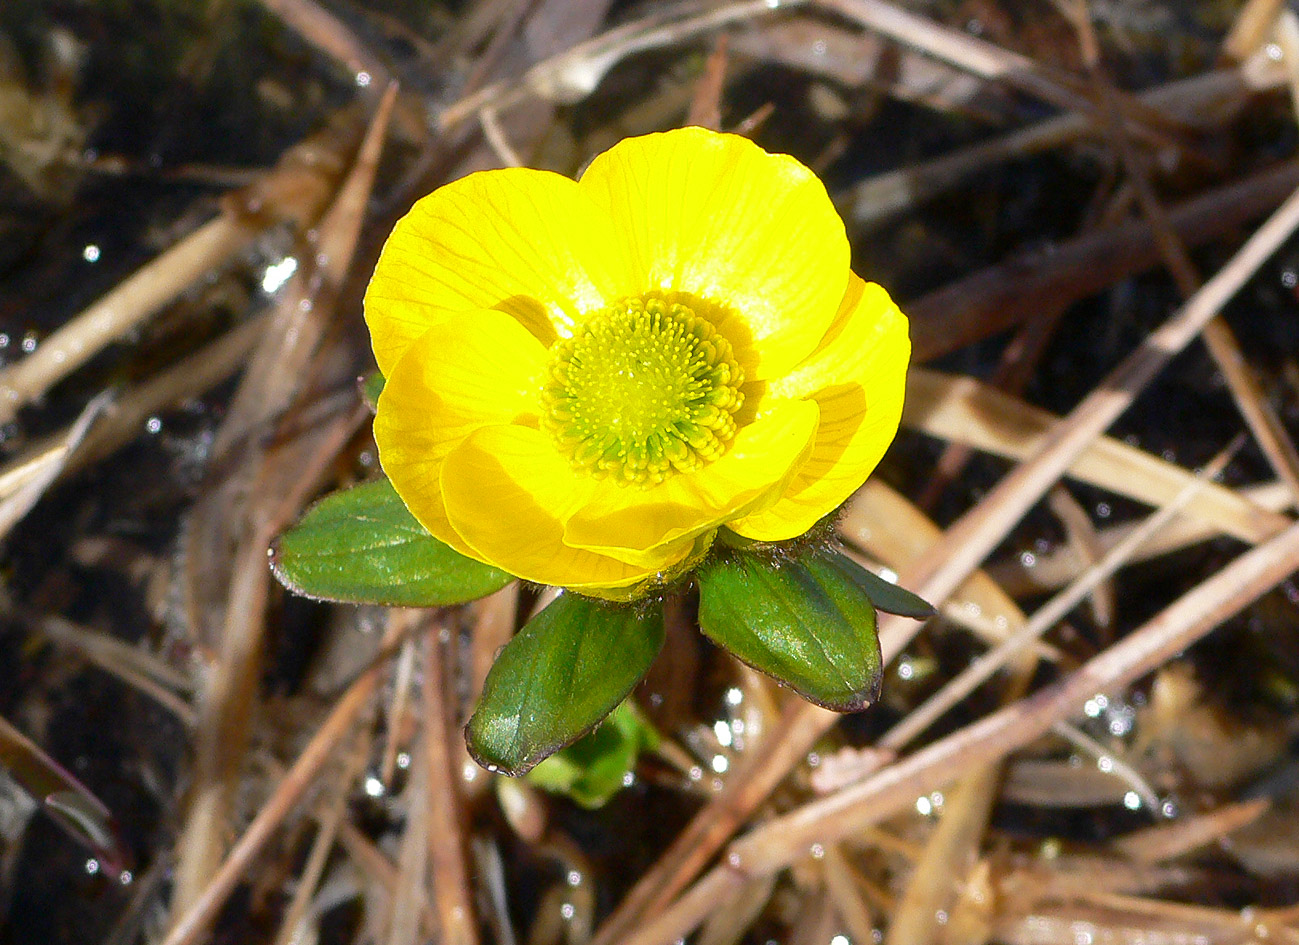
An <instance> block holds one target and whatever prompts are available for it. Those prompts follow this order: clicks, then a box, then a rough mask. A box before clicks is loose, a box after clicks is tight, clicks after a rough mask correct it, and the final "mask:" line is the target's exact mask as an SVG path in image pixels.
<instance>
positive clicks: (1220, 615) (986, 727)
mask: <svg viewBox="0 0 1299 945" xmlns="http://www.w3.org/2000/svg"><path fill="white" fill-rule="evenodd" d="M1296 562H1299V525H1296V526H1293V527H1291V528H1290V529H1288V530H1287V531H1285V532H1284V533H1282V534H1281V535H1278V536H1277V537H1276V538H1274V539H1272V540H1271V541H1270V542H1268V543H1267V544H1266V545H1262V546H1260V547H1258V548H1255V549H1253V550H1251V551H1248V552H1246V553H1245V554H1243V555H1241V556H1240V557H1239V558H1237V559H1236V560H1235V561H1233V562H1232V563H1231V564H1229V565H1228V566H1227V567H1225V568H1223V569H1222V570H1221V571H1219V572H1218V573H1217V574H1215V575H1213V576H1212V577H1210V578H1209V579H1208V580H1206V581H1204V582H1203V583H1201V584H1199V585H1197V586H1196V587H1195V588H1193V589H1192V590H1191V591H1189V592H1187V593H1186V594H1185V595H1183V596H1182V597H1180V598H1178V600H1177V601H1175V602H1174V603H1173V604H1171V605H1170V606H1169V607H1167V608H1165V609H1164V610H1163V611H1161V612H1160V613H1159V614H1157V615H1156V616H1155V617H1154V618H1152V619H1151V620H1150V621H1149V622H1147V623H1146V624H1144V625H1143V626H1142V627H1140V628H1138V629H1137V630H1135V631H1133V632H1132V633H1131V634H1130V635H1128V636H1127V637H1126V638H1124V639H1123V640H1122V641H1120V642H1119V643H1117V644H1115V645H1114V646H1112V647H1110V648H1109V649H1108V650H1106V651H1104V652H1103V653H1101V654H1099V655H1098V656H1096V657H1094V658H1093V659H1091V660H1090V661H1088V662H1087V663H1086V664H1084V665H1083V666H1082V667H1080V668H1079V669H1078V671H1077V672H1075V673H1073V674H1072V675H1070V676H1068V677H1066V678H1065V679H1063V680H1061V681H1060V682H1058V683H1055V684H1053V685H1051V686H1048V687H1046V688H1045V689H1042V690H1039V691H1038V692H1036V693H1034V694H1033V695H1032V696H1029V697H1028V698H1026V699H1023V700H1021V701H1019V702H1017V703H1015V704H1014V705H1011V706H1008V707H1006V708H1004V709H1001V710H999V711H997V712H994V713H993V714H992V715H989V716H986V717H985V718H983V719H981V720H979V721H978V722H975V723H974V724H972V725H969V726H966V727H965V728H963V729H960V730H959V731H957V732H955V733H953V734H952V735H949V736H947V737H946V738H944V739H942V740H941V741H939V742H936V743H935V744H933V745H930V746H929V747H928V748H925V749H922V750H921V751H919V752H917V753H916V754H914V755H911V756H909V757H907V758H905V759H902V760H901V761H898V762H897V763H895V764H893V765H891V766H889V767H888V768H885V769H884V770H883V771H881V772H880V773H878V774H876V775H875V776H873V777H871V778H870V779H868V780H867V781H865V782H864V783H862V784H860V785H855V786H852V787H849V788H846V789H845V790H843V791H840V792H839V793H838V794H835V795H831V796H830V797H827V798H824V799H822V800H817V801H813V802H811V803H809V804H806V805H804V806H802V807H800V808H797V809H795V810H793V811H791V812H789V813H786V814H783V815H781V816H779V817H776V818H774V819H772V820H769V821H767V822H766V823H764V824H763V825H762V826H761V827H758V828H757V829H755V830H753V831H752V832H751V833H749V834H748V835H746V836H745V837H743V838H742V839H741V840H739V841H737V842H736V843H734V844H732V846H731V849H730V852H729V853H728V854H727V855H726V857H725V859H724V865H721V866H718V867H715V868H714V869H713V870H712V871H711V872H709V873H707V874H705V875H704V877H703V878H701V879H700V880H699V881H698V882H697V883H696V884H695V885H694V886H693V887H691V888H690V889H689V890H688V891H687V892H686V893H685V894H684V895H683V896H682V897H681V898H680V900H678V901H677V902H675V903H673V904H672V905H671V906H670V907H668V908H667V909H665V910H664V911H663V912H661V913H660V914H659V915H658V916H657V918H656V919H655V920H654V921H653V922H652V923H650V924H649V925H648V926H647V927H646V928H645V929H643V930H642V931H640V932H638V933H636V934H632V935H630V936H628V937H627V938H626V939H624V940H623V945H668V943H670V942H673V941H675V940H676V939H678V938H680V937H683V936H685V935H687V934H689V932H690V931H691V930H692V929H694V928H695V927H697V926H698V924H699V922H700V921H702V918H703V915H704V914H706V912H707V906H706V902H707V900H708V899H709V898H712V899H714V900H715V899H717V898H720V897H721V896H722V895H725V893H726V892H727V891H733V890H735V889H737V888H740V886H741V885H742V883H743V881H744V877H746V876H753V875H763V874H767V873H770V872H773V871H775V870H778V869H781V868H782V867H784V866H787V865H788V864H790V863H792V862H793V861H794V860H795V859H796V858H798V857H800V856H802V855H803V854H804V852H805V851H806V850H808V849H809V848H810V846H811V845H812V844H813V843H823V844H824V843H835V842H838V841H839V840H841V839H844V838H846V837H849V836H852V835H854V834H856V833H858V832H859V831H861V830H862V829H863V828H865V827H866V826H868V825H870V824H874V823H878V822H879V821H880V820H882V819H884V818H886V817H888V816H890V815H892V814H894V813H896V812H898V811H899V810H902V809H903V808H905V807H906V806H907V805H909V804H910V803H911V802H912V799H913V798H915V797H916V796H918V795H921V794H927V793H929V792H930V791H933V790H937V789H938V788H940V787H942V785H944V784H946V783H947V782H948V781H950V780H951V779H952V778H954V777H958V776H959V775H960V773H961V772H963V771H968V770H969V769H970V767H971V766H975V765H980V764H985V763H987V762H989V761H992V760H995V759H997V758H1002V757H1004V756H1005V755H1007V754H1009V753H1010V752H1011V751H1014V750H1015V749H1017V748H1020V747H1023V746H1025V745H1027V744H1029V743H1031V742H1032V741H1034V740H1036V739H1037V738H1039V737H1041V736H1042V735H1043V734H1045V733H1046V732H1047V731H1049V730H1050V728H1051V726H1052V725H1054V724H1055V722H1057V721H1059V720H1061V719H1066V718H1069V717H1070V716H1071V715H1072V714H1073V713H1074V712H1076V711H1077V710H1078V706H1079V705H1080V704H1081V703H1082V702H1083V701H1084V700H1085V699H1087V698H1088V697H1090V696H1091V695H1093V694H1095V693H1097V692H1104V691H1111V690H1114V689H1118V688H1121V687H1123V686H1125V685H1128V684H1130V683H1131V682H1133V681H1134V680H1136V679H1137V678H1139V677H1141V676H1143V675H1145V674H1146V673H1148V672H1150V671H1151V670H1153V669H1155V668H1156V667H1158V666H1159V665H1160V664H1162V663H1163V662H1164V661H1166V660H1167V659H1169V658H1171V657H1172V656H1174V655H1176V654H1177V653H1179V652H1180V651H1181V650H1183V649H1185V648H1186V647H1188V646H1190V645H1191V644H1192V643H1194V642H1195V641H1197V640H1199V639H1200V638H1201V637H1203V636H1205V635H1206V634H1208V633H1209V632H1211V631H1212V630H1213V629H1214V628H1215V627H1217V626H1218V625H1219V624H1220V623H1221V622H1222V621H1224V620H1226V619H1228V618H1229V617H1231V616H1232V615H1233V614H1235V613H1236V612H1238V611H1239V610H1240V609H1241V608H1243V607H1245V606H1248V605H1249V604H1250V603H1252V602H1253V601H1254V600H1256V599H1257V598H1258V597H1259V596H1260V595H1262V594H1263V593H1265V592H1266V591H1267V590H1269V589H1271V588H1272V587H1275V586H1276V585H1277V584H1278V583H1280V582H1281V581H1283V580H1284V579H1285V578H1286V577H1287V576H1288V575H1289V574H1290V573H1291V572H1293V571H1294V569H1295V566H1296ZM168 945H170V943H168Z"/></svg>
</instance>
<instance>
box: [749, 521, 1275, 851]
mask: <svg viewBox="0 0 1299 945" xmlns="http://www.w3.org/2000/svg"><path fill="white" fill-rule="evenodd" d="M1297 566H1299V525H1295V526H1291V527H1290V528H1289V529H1287V530H1286V531H1285V532H1283V533H1282V534H1280V535H1278V536H1277V537H1276V538H1274V539H1272V540H1271V541H1269V542H1268V543H1267V544H1265V545H1260V546H1259V547H1257V548H1254V549H1252V550H1250V551H1247V552H1245V553H1244V554H1242V555H1241V556H1240V557H1238V558H1237V559H1235V560H1234V561H1233V562H1231V564H1229V565H1227V566H1226V567H1225V568H1223V569H1222V570H1221V571H1219V572H1217V573H1216V574H1214V575H1213V576H1212V577H1210V578H1208V579H1207V580H1205V581H1203V582H1202V583H1200V584H1198V585H1196V586H1195V587H1194V588H1192V589H1191V590H1190V591H1188V592H1187V593H1186V594H1184V595H1182V596H1181V597H1180V598H1178V599H1177V600H1176V601H1174V602H1173V603H1172V604H1170V605H1169V606H1168V607H1166V608H1165V609H1164V610H1162V611H1161V612H1160V613H1159V614H1157V615H1156V616H1155V617H1153V618H1152V619H1151V620H1149V621H1148V622H1147V623H1145V624H1144V625H1142V626H1141V627H1140V628H1138V629H1137V630H1134V631H1133V632H1132V633H1131V634H1129V635H1128V636H1127V637H1125V638H1124V639H1123V640H1121V641H1119V642H1118V643H1116V644H1114V645H1113V646H1111V647H1110V648H1109V649H1107V650H1105V651H1104V652H1102V653H1100V654H1099V655H1097V656H1095V657H1093V658H1092V659H1091V660H1089V661H1088V662H1087V663H1085V664H1083V666H1081V667H1080V668H1079V669H1078V670H1077V671H1076V672H1074V673H1072V674H1071V675H1069V676H1067V677H1066V678H1064V679H1063V680H1061V681H1060V682H1058V683H1054V684H1052V685H1050V686H1047V687H1046V688H1044V689H1042V690H1039V691H1038V692H1036V693H1034V694H1033V695H1031V696H1029V697H1028V698H1026V699H1023V700H1021V701H1020V702H1018V703H1015V704H1014V705H1012V706H1009V707H1007V708H1005V709H1001V710H999V711H997V712H994V713H993V714H992V715H989V716H987V717H985V718H983V719H981V720H979V721H978V722H975V723H973V724H972V725H969V726H967V727H965V728H963V729H961V730H959V731H958V732H956V733H954V734H953V735H950V736H948V737H947V738H944V739H942V740H941V741H939V742H936V743H935V744H933V745H930V746H929V747H927V748H924V749H922V750H920V751H919V752H917V753H916V754H914V755H911V756H909V757H907V758H904V759H902V760H901V761H898V762H897V763H895V764H893V765H891V766H890V767H888V768H886V769H884V770H883V771H881V772H880V773H879V774H878V775H875V776H874V777H872V778H870V779H869V780H867V781H866V782H864V783H862V784H860V785H854V786H852V787H849V788H846V789H845V790H843V791H841V792H839V794H837V795H833V796H831V797H828V798H825V799H824V800H820V801H814V802H812V803H811V804H808V805H805V806H804V807H802V808H799V809H797V810H795V811H792V812H790V813H788V814H784V815H781V816H780V817H777V818H775V819H773V820H771V821H768V822H767V823H765V824H763V825H762V826H761V827H759V828H758V829H756V830H754V831H753V832H752V833H750V834H749V835H747V836H746V837H744V838H743V839H742V840H740V841H738V842H737V843H736V844H735V845H734V847H733V850H732V853H733V855H732V856H731V857H730V860H729V862H730V863H731V864H732V865H733V866H734V865H743V866H744V868H745V869H746V870H748V871H751V872H765V871H767V870H770V869H778V868H780V867H781V866H783V865H785V864H786V863H789V862H790V861H791V858H792V857H794V856H797V855H799V854H800V853H801V851H802V850H804V849H806V847H807V846H808V844H810V843H812V842H813V841H817V840H819V841H821V842H834V841H836V840H837V839H839V838H840V837H844V836H849V835H851V834H852V832H853V831H855V830H858V829H860V828H861V827H862V826H864V825H866V824H870V823H877V822H878V821H879V820H881V819H883V818H884V817H887V816H888V815H889V814H891V813H893V812H894V811H896V810H899V809H901V808H902V807H904V806H905V805H907V804H908V803H910V801H911V799H912V798H914V797H916V796H917V795H919V794H925V793H928V792H929V791H932V790H935V789H937V788H939V787H941V786H942V784H944V783H945V782H946V781H948V780H950V779H951V778H952V777H953V776H955V775H957V774H959V773H960V772H961V771H963V770H967V769H968V766H969V765H971V764H979V763H981V762H984V761H987V760H991V759H993V758H1000V757H1004V756H1005V755H1006V754H1008V753H1009V752H1010V751H1013V750H1015V749H1016V748H1019V747H1022V746H1024V745H1027V744H1029V743H1030V742H1032V741H1034V740H1035V739H1037V738H1039V737H1040V736H1041V735H1043V734H1045V733H1046V732H1047V731H1049V730H1050V728H1051V726H1052V725H1054V724H1055V723H1056V722H1057V721H1059V720H1061V719H1067V718H1069V717H1071V716H1072V715H1073V714H1074V713H1075V712H1077V711H1078V710H1079V706H1081V705H1082V703H1083V702H1084V701H1085V700H1086V699H1088V698H1090V697H1091V696H1092V695H1094V694H1096V693H1098V692H1113V691H1115V690H1118V689H1121V688H1122V687H1124V686H1126V685H1128V684H1130V683H1132V682H1133V681H1135V680H1136V679H1138V678H1140V677H1141V676H1144V675H1145V674H1147V673H1149V672H1151V671H1152V670H1154V669H1156V668H1157V667H1159V666H1160V665H1162V664H1163V663H1164V662H1165V661H1166V660H1168V659H1170V658H1171V657H1173V656H1175V655H1176V654H1178V653H1180V652H1181V651H1182V650H1184V649H1186V648H1187V647H1189V646H1190V645H1191V644H1192V643H1194V642H1196V641H1197V640H1199V639H1200V638H1202V637H1204V636H1205V635H1207V634H1208V633H1210V632H1211V631H1212V630H1213V629H1214V628H1216V627H1217V626H1218V625H1219V624H1221V623H1222V622H1223V621H1225V620H1227V619H1229V618H1230V617H1231V616H1233V615H1234V614H1236V613H1238V612H1239V611H1240V610H1241V609H1242V608H1244V607H1246V606H1248V605H1249V604H1251V603H1252V602H1253V601H1255V600H1257V599H1258V597H1259V596H1261V595H1262V594H1264V593H1265V592H1267V591H1268V590H1270V589H1271V588H1273V587H1275V586H1276V585H1277V584H1279V583H1280V582H1281V581H1283V580H1285V578H1286V577H1287V576H1289V575H1290V574H1291V573H1293V572H1294V571H1295V569H1296V567H1297Z"/></svg>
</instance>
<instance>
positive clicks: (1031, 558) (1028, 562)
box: [1019, 551, 1037, 568]
mask: <svg viewBox="0 0 1299 945" xmlns="http://www.w3.org/2000/svg"><path fill="white" fill-rule="evenodd" d="M1019 563H1020V564H1022V565H1023V566H1024V567H1026V568H1035V567H1037V555H1035V554H1033V552H1031V551H1021V552H1020V554H1019Z"/></svg>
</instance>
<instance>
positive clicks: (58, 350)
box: [0, 129, 348, 423]
mask: <svg viewBox="0 0 1299 945" xmlns="http://www.w3.org/2000/svg"><path fill="white" fill-rule="evenodd" d="M347 145H348V136H347V135H345V134H340V133H339V130H338V129H331V130H329V131H327V132H323V133H321V134H319V135H316V136H313V137H312V138H309V139H307V140H306V141H304V142H303V143H302V144H300V145H297V146H296V147H294V148H291V149H290V150H289V151H287V152H286V153H285V155H284V157H283V158H281V160H280V162H279V163H278V164H277V165H276V167H275V168H274V169H272V170H271V171H268V172H267V173H266V175H265V176H264V177H263V178H262V179H261V180H259V181H258V182H257V183H256V184H254V185H252V186H250V187H248V188H246V189H245V190H243V191H241V192H239V193H238V194H235V195H232V196H231V197H230V199H227V200H226V202H225V207H224V209H223V210H222V212H221V214H220V215H219V216H218V217H216V219H214V220H212V221H211V222H209V223H206V224H204V225H203V226H202V227H200V228H199V229H197V230H195V231H194V232H193V233H191V234H190V235H189V236H187V237H185V238H184V239H183V240H181V241H180V242H179V243H177V244H176V245H175V246H173V247H172V248H171V249H169V250H167V251H166V252H164V253H163V254H162V255H160V256H159V257H158V258H156V259H154V260H153V261H152V262H150V263H148V264H146V265H145V266H143V267H141V268H140V269H139V270H137V271H136V272H135V273H134V274H133V275H131V276H130V277H128V278H127V279H126V280H125V281H124V282H122V283H121V284H120V285H119V286H117V288H115V289H113V290H111V291H110V292H108V293H107V294H106V295H104V296H103V297H102V298H100V299H99V300H98V301H96V302H94V303H93V304H92V305H91V306H90V307H89V308H87V309H85V310H84V311H82V312H81V313H80V314H78V315H76V316H75V317H74V318H72V319H71V320H70V321H69V322H68V323H67V324H66V325H64V326H63V327H61V328H60V329H59V330H58V331H56V332H54V333H53V334H51V335H50V336H49V337H48V338H47V339H45V341H44V342H43V343H42V344H41V345H40V347H38V348H37V349H36V350H35V351H33V352H32V353H31V354H30V355H28V356H27V357H25V358H23V359H22V360H21V361H18V362H17V363H15V364H13V365H11V366H9V367H6V368H4V369H2V370H0V422H3V423H7V422H9V421H11V420H12V419H13V418H14V416H15V414H16V413H17V411H18V409H19V408H21V407H22V406H24V405H25V404H28V403H31V402H32V401H34V400H36V399H38V398H39V397H41V396H42V395H43V394H44V393H45V392H46V391H47V390H49V389H50V388H51V387H53V386H54V385H55V384H57V383H58V382H59V381H61V380H62V379H63V378H65V377H67V376H69V375H70V374H72V372H73V371H75V370H76V369H77V368H78V367H80V366H81V365H83V364H85V363H86V362H87V361H88V360H89V359H90V358H91V357H93V356H94V355H95V354H96V353H98V352H99V351H101V350H103V349H104V348H105V347H106V346H107V345H109V344H111V343H112V342H114V341H117V340H118V339H120V338H122V337H123V336H124V335H126V334H127V333H129V332H130V331H132V330H133V329H135V328H137V327H139V326H140V325H142V324H143V323H144V322H145V321H146V320H147V319H149V318H150V317H151V316H153V315H155V314H157V312H159V311H160V310H161V309H162V308H163V307H164V306H165V305H167V304H168V303H169V302H171V301H172V300H174V299H175V298H176V297H178V296H179V295H180V294H181V293H182V292H184V291H185V290H186V289H188V288H189V287H190V286H191V285H193V284H194V283H196V282H197V281H198V280H200V279H202V278H203V277H204V276H206V275H207V274H208V273H210V272H211V271H212V270H213V269H217V268H219V267H220V266H221V265H222V264H224V263H225V262H226V261H227V260H229V259H230V258H231V257H232V256H234V255H235V254H236V253H238V252H239V251H240V250H241V249H243V248H244V247H246V246H247V245H249V244H250V243H251V242H252V241H253V240H254V239H255V238H256V237H257V236H258V235H259V234H261V233H262V232H264V231H265V230H266V229H267V228H268V226H270V225H272V224H273V223H275V222H276V221H277V220H285V219H288V220H295V221H298V222H305V221H310V220H313V219H314V218H315V216H316V214H317V213H318V212H319V211H320V209H321V207H323V206H324V204H325V201H326V200H327V199H328V197H329V194H330V191H331V190H332V187H333V182H334V175H335V173H336V171H337V168H338V163H339V161H338V158H337V155H336V153H335V151H336V150H337V149H338V148H339V147H344V148H346V147H347Z"/></svg>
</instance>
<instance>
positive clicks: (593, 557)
mask: <svg viewBox="0 0 1299 945" xmlns="http://www.w3.org/2000/svg"><path fill="white" fill-rule="evenodd" d="M592 484H594V480H592V479H588V478H587V477H585V476H582V475H580V474H577V473H574V471H573V469H572V467H571V466H570V465H569V464H568V461H567V460H565V459H564V458H563V457H562V456H560V455H559V453H558V452H556V450H555V448H554V446H553V445H552V444H551V442H550V438H549V437H548V436H546V434H544V433H542V432H540V431H538V430H532V429H528V428H527V427H521V426H498V427H484V428H483V429H481V430H478V431H477V432H475V433H473V434H472V435H471V436H469V437H468V438H467V439H466V440H465V441H464V442H463V443H461V444H460V445H459V446H457V447H456V448H455V449H454V450H453V451H452V452H451V454H450V455H449V456H448V457H447V460H446V463H445V464H444V465H443V467H442V494H443V496H444V497H445V499H446V509H447V516H448V518H449V519H450V521H451V524H452V526H453V527H454V528H455V529H456V530H457V531H458V532H459V533H460V536H461V538H462V539H463V541H464V543H465V544H467V545H468V546H469V547H470V548H472V549H473V552H472V554H473V557H475V558H479V559H481V560H483V561H488V562H490V563H492V564H495V565H496V566H497V567H499V568H502V569H503V570H506V571H509V572H510V573H511V574H514V575H517V576H518V577H521V578H524V579H526V580H529V581H536V582H537V583H539V584H558V585H561V586H563V587H570V588H576V589H578V590H581V589H582V588H584V587H588V586H589V587H625V586H627V585H629V584H634V583H636V582H638V581H641V580H643V579H645V578H646V577H649V576H650V575H652V574H654V573H655V572H656V571H658V570H659V569H658V568H646V567H637V566H634V565H629V564H625V563H623V562H621V561H615V560H614V559H612V558H608V557H605V556H604V555H599V554H594V553H592V552H590V551H586V550H583V549H581V548H571V547H569V546H567V545H565V544H564V540H563V538H564V526H563V521H564V519H565V518H567V517H568V516H570V515H572V514H573V513H574V512H575V511H576V510H577V509H578V508H580V507H581V506H582V504H583V502H585V501H586V500H587V498H588V497H589V495H590V491H591V485H592ZM685 553H686V552H684V551H683V552H682V555H683V556H684V554H685ZM673 563H675V562H673Z"/></svg>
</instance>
